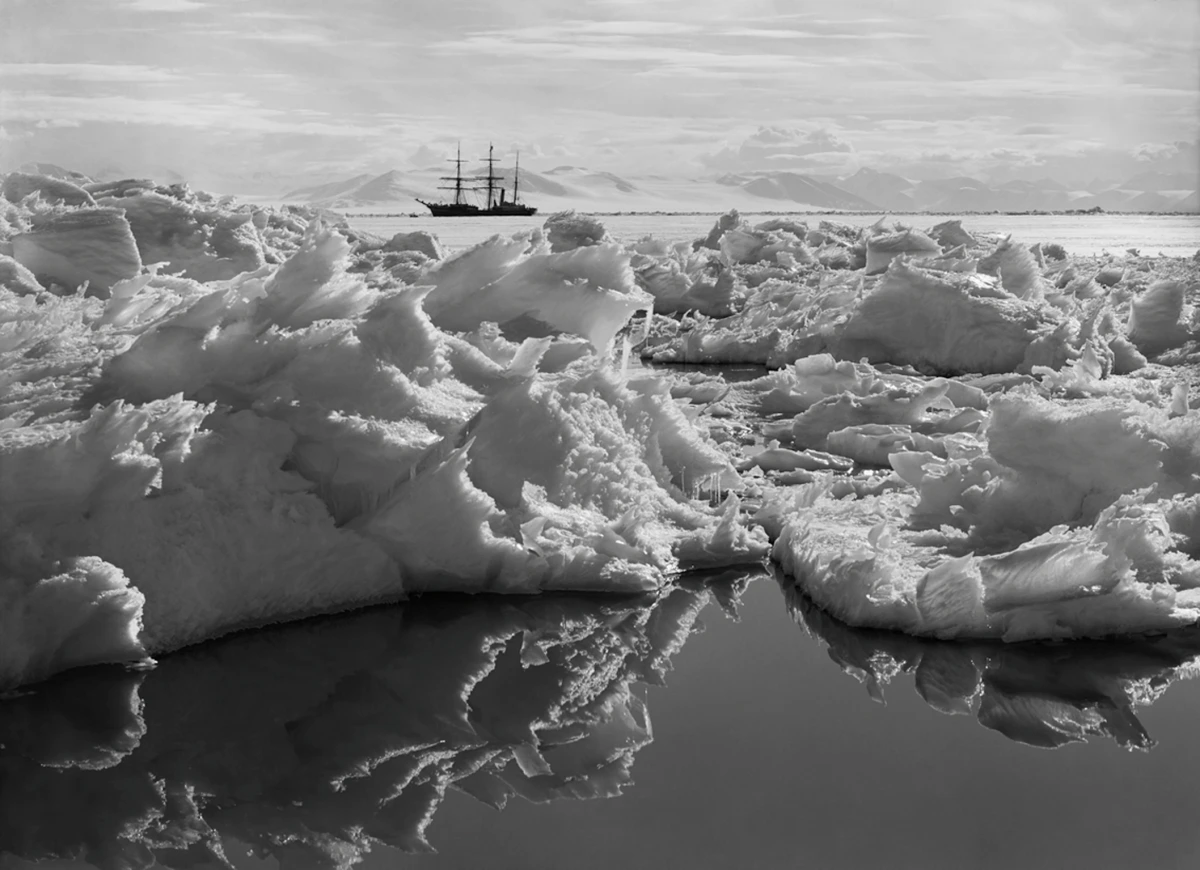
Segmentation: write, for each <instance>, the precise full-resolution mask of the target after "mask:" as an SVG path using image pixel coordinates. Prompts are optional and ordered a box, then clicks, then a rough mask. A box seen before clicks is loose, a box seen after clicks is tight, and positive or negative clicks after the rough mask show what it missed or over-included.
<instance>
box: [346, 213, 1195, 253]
mask: <svg viewBox="0 0 1200 870" xmlns="http://www.w3.org/2000/svg"><path fill="white" fill-rule="evenodd" d="M549 216H550V215H549V213H547V214H545V215H535V216H533V217H494V218H433V217H429V216H428V215H420V216H418V217H403V216H396V217H375V216H368V215H367V214H353V213H351V214H348V215H347V217H348V218H349V220H350V222H351V224H352V225H353V226H355V227H358V228H359V229H363V230H367V231H369V232H372V233H376V234H378V235H381V236H385V237H390V236H392V235H394V234H395V233H401V232H404V233H410V232H414V231H416V230H426V231H428V232H431V233H435V234H436V235H437V236H438V238H439V239H440V240H441V242H442V243H443V244H444V245H447V246H449V247H451V248H463V247H468V246H470V245H474V244H476V243H478V242H482V241H483V240H484V239H486V238H488V237H490V236H492V235H494V234H496V233H502V234H504V235H511V234H512V233H514V232H517V231H518V230H523V229H529V228H531V227H535V226H541V225H542V223H543V222H544V221H545V219H546V218H547V217H549ZM778 216H779V214H778V213H772V214H770V215H766V214H749V213H747V214H745V215H743V217H745V218H746V219H747V220H749V221H750V222H751V223H759V222H761V221H764V220H767V219H769V218H770V217H778ZM794 217H795V218H796V219H797V220H801V221H807V222H809V223H812V224H813V225H814V226H815V225H816V222H817V221H820V220H836V221H840V222H842V223H847V224H851V225H852V226H870V225H871V224H873V223H875V222H876V221H877V220H879V215H874V214H838V215H814V214H807V213H799V214H796V215H794ZM716 218H717V212H714V213H713V214H694V215H653V214H620V215H605V216H604V217H603V218H602V221H603V223H604V225H605V227H607V228H608V232H609V234H610V235H611V236H612V237H613V238H615V239H616V240H617V241H619V242H632V241H636V240H638V239H640V238H642V237H643V236H647V235H653V236H654V237H655V238H658V239H665V240H667V241H677V240H679V239H688V238H695V237H700V236H704V235H706V234H707V233H708V231H709V229H711V228H712V225H713V222H714V221H715V220H716ZM952 219H958V220H961V221H963V224H964V226H966V227H968V228H969V229H970V230H971V231H972V232H994V233H1000V234H1002V235H1007V234H1009V233H1011V234H1012V235H1013V238H1014V239H1016V240H1017V241H1022V242H1025V243H1027V244H1033V243H1034V242H1057V243H1058V244H1060V245H1062V246H1063V247H1064V248H1065V249H1066V250H1067V252H1068V253H1070V254H1075V255H1079V256H1092V255H1099V254H1102V253H1104V252H1105V251H1108V252H1110V253H1113V254H1123V253H1125V251H1126V249H1128V248H1137V249H1139V250H1140V251H1141V252H1142V253H1143V254H1145V255H1147V256H1153V255H1156V254H1159V253H1162V254H1165V255H1166V256H1168V257H1190V256H1191V255H1192V254H1194V253H1195V252H1196V251H1197V250H1198V249H1200V215H1194V214H1171V215H1167V214H1155V215H1136V214H1133V215H1123V214H1101V215H1002V214H979V215H954V216H950V217H947V216H944V215H929V214H910V215H903V214H895V215H888V216H887V218H886V220H887V221H888V222H894V221H899V222H901V223H905V224H908V225H911V226H915V227H923V228H928V227H931V226H933V225H934V224H937V223H941V222H942V221H945V220H952Z"/></svg>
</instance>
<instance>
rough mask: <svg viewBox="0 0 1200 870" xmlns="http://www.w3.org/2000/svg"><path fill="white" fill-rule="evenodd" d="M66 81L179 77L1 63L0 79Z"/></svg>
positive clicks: (135, 68) (147, 69) (90, 66)
mask: <svg viewBox="0 0 1200 870" xmlns="http://www.w3.org/2000/svg"><path fill="white" fill-rule="evenodd" d="M10 76H11V77H14V78H51V79H69V80H72V81H78V82H119V83H129V84H133V83H137V82H145V83H154V82H175V81H179V80H180V79H181V78H182V76H180V75H178V74H176V73H174V72H171V71H170V70H165V69H160V68H158V67H152V66H143V65H141V64H105V63H0V77H4V78H7V77H10Z"/></svg>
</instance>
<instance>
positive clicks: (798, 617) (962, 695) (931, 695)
mask: <svg viewBox="0 0 1200 870" xmlns="http://www.w3.org/2000/svg"><path fill="white" fill-rule="evenodd" d="M783 589H784V595H785V597H786V599H787V606H788V610H789V612H790V613H791V614H792V617H793V619H795V621H796V622H797V623H798V624H799V625H800V626H801V627H802V628H804V630H805V631H806V632H808V634H809V635H811V636H812V637H814V638H817V639H818V640H820V641H822V642H823V643H824V644H825V646H826V647H827V648H828V651H829V657H830V658H831V659H833V661H834V662H835V663H837V665H838V666H839V667H840V668H841V669H842V670H843V671H845V672H846V673H847V674H850V675H851V676H853V677H854V678H855V679H857V680H858V681H859V682H861V683H863V684H864V685H865V686H866V689H867V692H868V694H870V696H871V697H872V698H873V699H874V700H876V701H879V702H880V703H883V701H884V697H883V687H884V686H885V685H886V684H887V683H888V682H890V681H891V680H892V679H893V678H894V677H896V676H897V675H898V674H900V673H911V674H913V676H914V680H915V683H916V690H917V693H918V694H919V695H920V696H921V697H922V698H923V699H924V700H925V702H926V703H927V704H929V706H931V707H933V708H934V709H935V710H938V711H939V712H941V713H946V714H948V715H974V716H975V717H976V718H977V719H978V720H979V723H980V724H981V725H983V726H984V727H985V728H990V729H992V730H994V731H998V732H1000V733H1001V734H1003V735H1004V736H1005V737H1007V738H1009V739H1010V740H1015V741H1017V742H1018V743H1024V744H1027V745H1029V746H1037V747H1044V748H1047V749H1057V748H1058V747H1060V746H1064V745H1066V744H1068V743H1074V742H1078V741H1083V740H1086V739H1088V738H1089V737H1108V738H1111V739H1113V740H1114V741H1116V742H1117V743H1118V744H1119V745H1121V746H1123V747H1125V748H1127V749H1151V748H1153V746H1154V745H1155V744H1154V740H1153V739H1151V737H1150V735H1149V734H1148V733H1147V732H1146V729H1145V728H1144V727H1143V725H1142V723H1141V722H1140V721H1139V720H1138V717H1137V714H1136V713H1135V709H1136V708H1137V707H1144V706H1147V705H1149V704H1152V703H1154V702H1155V701H1156V700H1157V699H1158V698H1159V696H1160V695H1162V693H1163V692H1164V691H1166V689H1167V687H1168V686H1170V685H1171V684H1172V683H1173V682H1175V681H1176V680H1179V679H1184V678H1188V677H1192V676H1195V675H1196V674H1197V673H1198V672H1200V628H1191V629H1187V630H1182V631H1179V632H1174V633H1172V634H1170V635H1163V636H1158V637H1146V638H1137V639H1127V640H1109V641H1072V642H1068V643H1022V644H1004V643H1001V642H998V641H988V642H974V643H971V642H964V641H936V640H926V639H921V638H915V637H910V636H909V635H905V634H901V633H899V632H891V631H881V630H873V629H860V628H851V627H850V626H848V625H846V624H845V623H843V622H840V621H839V620H837V619H834V618H833V617H832V616H830V615H829V614H827V613H826V612H825V611H823V610H821V609H820V608H819V607H817V606H816V605H815V604H813V603H812V601H811V600H810V599H808V598H807V597H805V596H804V594H803V593H801V592H799V591H798V590H797V589H796V588H795V586H794V585H793V584H792V583H790V582H786V583H784V584H783Z"/></svg>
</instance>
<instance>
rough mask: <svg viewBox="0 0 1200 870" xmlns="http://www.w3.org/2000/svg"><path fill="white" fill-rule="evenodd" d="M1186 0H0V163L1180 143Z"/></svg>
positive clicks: (910, 166)
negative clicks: (459, 150) (489, 151)
mask: <svg viewBox="0 0 1200 870" xmlns="http://www.w3.org/2000/svg"><path fill="white" fill-rule="evenodd" d="M1198 136H1200V3H1196V2H1195V0H1007V2H993V0H978V2H951V0H907V2H905V3H895V2H892V0H847V2H839V3H829V2H824V3H815V2H808V0H333V2H331V0H0V171H5V170H9V169H12V168H15V167H16V166H17V165H19V164H21V163H24V162H27V161H32V160H37V161H46V162H53V163H57V164H60V165H63V166H67V167H68V168H74V169H78V170H80V171H83V172H85V173H88V174H99V173H110V174H111V173H117V174H150V175H154V176H155V177H158V178H160V179H161V178H162V177H163V176H164V174H165V173H169V172H177V173H179V174H181V175H183V176H185V177H187V178H188V179H189V180H191V181H193V182H194V183H195V182H199V183H200V184H202V185H206V186H208V187H210V188H211V189H216V190H233V189H237V188H244V189H249V188H253V187H260V188H266V187H270V186H271V185H272V184H275V183H278V184H281V185H285V186H286V185H287V184H294V183H296V182H298V181H299V180H305V181H314V182H320V181H323V180H330V179H334V178H341V177H346V176H349V175H354V174H358V173H361V172H382V171H385V170H388V169H393V168H394V169H401V170H405V169H410V168H417V167H423V166H428V165H431V164H434V163H437V162H438V161H440V160H441V159H443V158H445V157H446V156H447V155H449V154H450V153H451V152H452V151H453V149H454V147H455V144H456V143H457V142H460V141H461V143H462V145H463V149H464V152H465V153H466V154H471V155H474V154H475V153H476V152H482V150H483V149H485V148H486V145H487V143H488V142H489V141H494V142H495V143H496V146H497V150H498V153H500V154H503V155H508V154H510V153H511V152H512V151H515V150H517V149H519V150H520V151H521V155H522V163H523V164H524V165H526V166H529V167H530V168H534V169H548V168H551V167H554V166H557V165H564V164H566V165H576V166H586V167H588V168H591V169H595V170H604V171H609V172H615V173H619V174H622V175H625V176H643V177H644V176H647V175H669V176H688V177H705V176H712V175H717V174H723V173H744V172H755V171H763V170H770V169H785V170H792V171H796V172H803V173H808V174H821V175H832V176H842V175H847V174H850V173H852V172H854V171H856V170H857V169H859V168H861V167H864V166H865V167H869V168H873V169H877V170H880V171H890V172H896V173H898V174H901V175H905V176H906V177H909V178H938V177H948V176H953V175H973V176H975V177H982V178H989V179H992V180H1007V179H1009V178H1030V179H1032V178H1038V177H1041V176H1049V177H1053V178H1057V179H1058V180H1060V181H1068V180H1074V179H1079V180H1087V179H1091V178H1094V177H1096V176H1101V177H1111V178H1114V179H1119V178H1120V177H1122V176H1125V175H1129V174H1132V173H1135V172H1137V171H1140V170H1146V169H1150V170H1158V171H1164V170H1165V171H1178V170H1185V171H1195V170H1196V168H1197V161H1198V160H1200V158H1198V157H1197V144H1196V143H1197V138H1198Z"/></svg>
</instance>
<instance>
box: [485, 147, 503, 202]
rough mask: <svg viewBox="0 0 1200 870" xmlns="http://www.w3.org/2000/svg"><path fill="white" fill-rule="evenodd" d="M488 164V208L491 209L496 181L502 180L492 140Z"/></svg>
mask: <svg viewBox="0 0 1200 870" xmlns="http://www.w3.org/2000/svg"><path fill="white" fill-rule="evenodd" d="M487 165H488V172H487V208H488V211H491V210H492V206H493V205H494V204H495V192H496V182H497V181H500V180H501V178H500V176H499V175H497V174H496V158H495V157H493V156H492V144H491V143H490V142H489V143H488V156H487Z"/></svg>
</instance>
